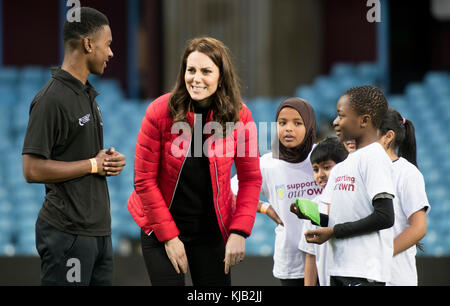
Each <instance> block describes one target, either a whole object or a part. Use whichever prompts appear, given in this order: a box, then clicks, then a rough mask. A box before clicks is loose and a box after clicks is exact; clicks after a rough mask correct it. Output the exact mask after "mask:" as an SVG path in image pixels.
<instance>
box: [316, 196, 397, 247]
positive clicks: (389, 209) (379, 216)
mask: <svg viewBox="0 0 450 306" xmlns="http://www.w3.org/2000/svg"><path fill="white" fill-rule="evenodd" d="M372 205H373V207H374V212H373V213H372V214H370V215H369V216H367V217H365V218H363V219H361V220H358V221H354V222H346V223H340V224H336V225H335V226H334V237H336V238H346V237H349V236H355V235H362V234H366V233H370V232H375V231H379V230H383V229H387V228H390V227H392V226H393V225H394V220H395V215H394V206H393V202H392V199H388V198H378V199H376V200H373V201H372ZM320 224H321V226H327V225H328V215H323V214H320Z"/></svg>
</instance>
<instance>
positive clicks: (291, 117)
mask: <svg viewBox="0 0 450 306" xmlns="http://www.w3.org/2000/svg"><path fill="white" fill-rule="evenodd" d="M276 122H277V135H276V137H275V139H274V141H273V144H272V152H269V153H267V154H265V155H263V156H262V157H261V159H260V168H261V175H262V177H263V183H262V187H261V193H262V194H263V195H264V196H265V197H266V198H267V199H268V201H269V203H265V202H260V203H259V205H258V211H259V212H262V213H266V214H267V215H268V216H270V217H271V218H272V219H273V220H274V221H275V222H276V223H277V227H276V228H275V248H274V249H275V250H274V256H273V259H274V267H273V275H274V276H275V277H276V278H278V279H280V281H281V284H282V285H284V286H303V284H304V262H305V253H304V252H302V251H300V250H299V249H298V244H299V241H300V238H301V236H302V235H303V233H302V231H303V230H302V229H303V222H305V221H304V220H301V219H298V218H297V216H296V215H294V214H293V213H291V212H290V205H291V203H293V202H295V199H296V198H306V199H310V200H312V199H313V198H315V197H316V196H317V195H318V194H320V193H321V188H320V186H318V185H317V184H316V183H315V181H314V174H313V169H312V166H311V162H310V161H309V154H310V152H311V151H312V149H313V144H314V142H315V138H316V118H315V114H314V110H313V108H312V106H311V105H310V104H309V103H308V102H307V101H305V100H303V99H300V98H288V99H286V100H284V101H283V102H282V103H281V104H280V106H279V107H278V110H277V115H276ZM233 180H236V178H233ZM236 185H237V184H235V183H232V186H236ZM233 192H235V193H236V190H233Z"/></svg>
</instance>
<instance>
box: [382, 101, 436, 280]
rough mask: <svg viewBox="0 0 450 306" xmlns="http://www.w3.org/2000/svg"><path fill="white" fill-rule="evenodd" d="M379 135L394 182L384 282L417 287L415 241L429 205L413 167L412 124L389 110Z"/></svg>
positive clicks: (422, 233) (421, 234) (419, 175)
mask: <svg viewBox="0 0 450 306" xmlns="http://www.w3.org/2000/svg"><path fill="white" fill-rule="evenodd" d="M380 136H381V138H380V140H379V142H380V143H381V145H382V146H383V147H384V148H385V150H386V152H387V153H388V155H389V157H390V158H391V160H392V162H393V169H394V171H393V173H394V183H395V185H396V194H395V198H394V211H395V223H394V237H395V239H394V258H393V265H392V270H391V279H390V281H389V282H388V283H387V285H390V286H417V283H418V281H417V269H416V244H417V243H418V242H419V241H420V239H422V238H423V237H424V236H425V234H426V231H427V218H426V214H427V213H428V212H429V211H430V204H429V203H428V198H427V194H426V192H425V182H424V179H423V175H422V173H420V171H419V169H417V160H416V137H415V132H414V125H413V124H412V122H411V121H409V120H407V119H405V118H403V117H402V116H401V115H400V114H399V113H398V112H397V111H396V110H394V109H389V111H388V113H387V115H386V116H385V117H384V118H383V121H382V123H381V128H380ZM396 151H398V154H397V153H396Z"/></svg>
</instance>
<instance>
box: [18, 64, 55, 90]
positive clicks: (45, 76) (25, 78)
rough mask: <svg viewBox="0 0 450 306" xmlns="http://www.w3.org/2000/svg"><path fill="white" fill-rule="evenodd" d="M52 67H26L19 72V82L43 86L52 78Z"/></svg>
mask: <svg viewBox="0 0 450 306" xmlns="http://www.w3.org/2000/svg"><path fill="white" fill-rule="evenodd" d="M50 77H51V72H50V69H48V68H44V67H33V66H29V67H25V68H23V69H22V70H21V71H20V73H19V82H20V83H23V84H29V85H33V86H36V87H42V86H44V84H45V83H46V82H47V81H48V80H50Z"/></svg>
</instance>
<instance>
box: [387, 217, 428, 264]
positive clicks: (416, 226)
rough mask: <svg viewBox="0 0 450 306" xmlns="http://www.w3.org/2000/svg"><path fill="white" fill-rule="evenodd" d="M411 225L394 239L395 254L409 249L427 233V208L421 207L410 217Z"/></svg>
mask: <svg viewBox="0 0 450 306" xmlns="http://www.w3.org/2000/svg"><path fill="white" fill-rule="evenodd" d="M408 220H409V223H410V226H408V227H407V228H406V229H405V230H404V231H403V232H401V233H400V235H398V236H397V237H396V238H395V239H394V256H395V255H397V254H399V253H401V252H403V251H405V250H407V249H409V248H410V247H412V246H413V245H415V244H416V243H417V242H419V241H420V239H422V238H423V237H424V236H425V234H426V233H427V218H426V212H425V209H421V210H419V211H417V212H415V213H414V214H412V215H411V216H410V217H409V219H408Z"/></svg>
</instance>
